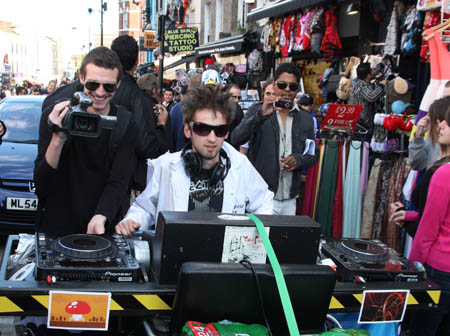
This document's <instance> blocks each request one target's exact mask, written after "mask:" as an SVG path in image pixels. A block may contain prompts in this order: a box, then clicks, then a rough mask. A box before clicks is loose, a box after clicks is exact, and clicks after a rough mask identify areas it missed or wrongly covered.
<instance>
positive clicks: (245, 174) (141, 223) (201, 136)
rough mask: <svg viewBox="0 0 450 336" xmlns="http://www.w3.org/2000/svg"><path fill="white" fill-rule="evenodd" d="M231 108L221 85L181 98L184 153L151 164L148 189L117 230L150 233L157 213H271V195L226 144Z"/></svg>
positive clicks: (196, 90) (248, 163) (153, 161)
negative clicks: (147, 231)
mask: <svg viewBox="0 0 450 336" xmlns="http://www.w3.org/2000/svg"><path fill="white" fill-rule="evenodd" d="M233 108H234V107H233V104H232V102H231V100H230V99H229V95H228V94H225V93H224V92H223V91H222V90H221V88H220V87H219V86H201V87H200V88H195V89H191V90H189V91H188V93H187V94H186V95H185V96H184V98H183V114H184V134H185V136H186V138H188V139H189V140H190V142H189V143H188V144H187V145H186V146H185V147H184V148H183V150H181V151H179V152H176V153H166V154H164V155H163V156H160V157H159V158H157V159H155V160H151V161H150V160H149V162H148V165H149V169H148V175H147V176H148V184H147V187H146V188H145V190H144V192H143V193H142V194H141V195H140V196H139V197H138V198H137V199H136V201H135V202H134V203H133V205H132V206H131V207H130V209H129V210H128V213H127V215H126V216H125V218H124V219H123V220H122V221H121V222H120V223H119V224H118V225H117V226H116V232H117V233H119V234H123V235H127V236H131V235H134V234H135V232H136V230H137V229H148V228H152V227H153V225H155V224H156V221H157V217H158V213H159V212H160V211H199V212H224V213H244V212H245V211H246V210H247V211H249V212H252V213H257V214H272V199H273V193H272V192H270V191H269V190H268V187H267V184H266V183H265V182H264V180H263V178H262V177H261V176H260V175H259V174H258V172H257V171H256V170H255V168H254V167H253V166H252V164H251V163H250V162H249V161H248V159H247V157H245V156H244V155H242V154H241V153H239V152H238V151H237V150H235V149H234V148H233V146H231V145H230V144H228V143H226V142H224V140H225V138H226V137H227V136H228V125H229V124H230V121H231V115H232V111H233Z"/></svg>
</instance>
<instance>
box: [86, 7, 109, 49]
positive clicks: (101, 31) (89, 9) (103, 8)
mask: <svg viewBox="0 0 450 336" xmlns="http://www.w3.org/2000/svg"><path fill="white" fill-rule="evenodd" d="M100 1H101V3H100V11H99V12H100V45H101V46H103V13H104V12H106V11H107V10H108V3H106V2H103V0H100ZM88 12H89V15H91V13H92V12H93V9H92V8H88ZM96 12H97V11H96ZM90 29H91V26H89V31H90ZM90 39H91V34H90V33H89V41H90ZM90 48H91V43H90V42H89V50H91V49H90Z"/></svg>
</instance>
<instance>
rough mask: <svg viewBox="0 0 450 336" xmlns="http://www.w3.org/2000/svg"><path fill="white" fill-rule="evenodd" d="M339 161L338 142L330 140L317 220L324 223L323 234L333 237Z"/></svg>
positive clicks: (318, 201)
mask: <svg viewBox="0 0 450 336" xmlns="http://www.w3.org/2000/svg"><path fill="white" fill-rule="evenodd" d="M337 162H338V142H337V141H336V140H328V141H327V142H326V152H325V158H324V162H323V168H322V179H321V183H320V188H319V196H318V200H317V210H316V221H318V222H319V223H320V224H321V225H322V235H323V236H325V237H331V233H332V226H331V222H332V218H333V201H334V193H335V190H336V174H337Z"/></svg>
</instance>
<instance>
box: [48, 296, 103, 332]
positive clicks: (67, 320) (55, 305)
mask: <svg viewBox="0 0 450 336" xmlns="http://www.w3.org/2000/svg"><path fill="white" fill-rule="evenodd" d="M110 304H111V293H100V292H75V291H49V298H48V318H47V328H53V329H74V330H108V323H109V313H110Z"/></svg>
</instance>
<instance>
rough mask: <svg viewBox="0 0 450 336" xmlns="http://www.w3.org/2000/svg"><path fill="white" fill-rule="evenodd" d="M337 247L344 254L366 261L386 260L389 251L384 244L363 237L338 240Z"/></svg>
mask: <svg viewBox="0 0 450 336" xmlns="http://www.w3.org/2000/svg"><path fill="white" fill-rule="evenodd" d="M337 248H338V249H339V250H340V251H341V252H342V253H344V254H347V255H349V256H351V257H353V258H356V259H359V260H362V261H366V262H384V261H386V260H388V259H389V251H388V250H387V249H386V248H384V247H383V246H381V245H379V244H377V243H375V242H372V241H369V240H362V239H346V240H342V241H339V242H337Z"/></svg>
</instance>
